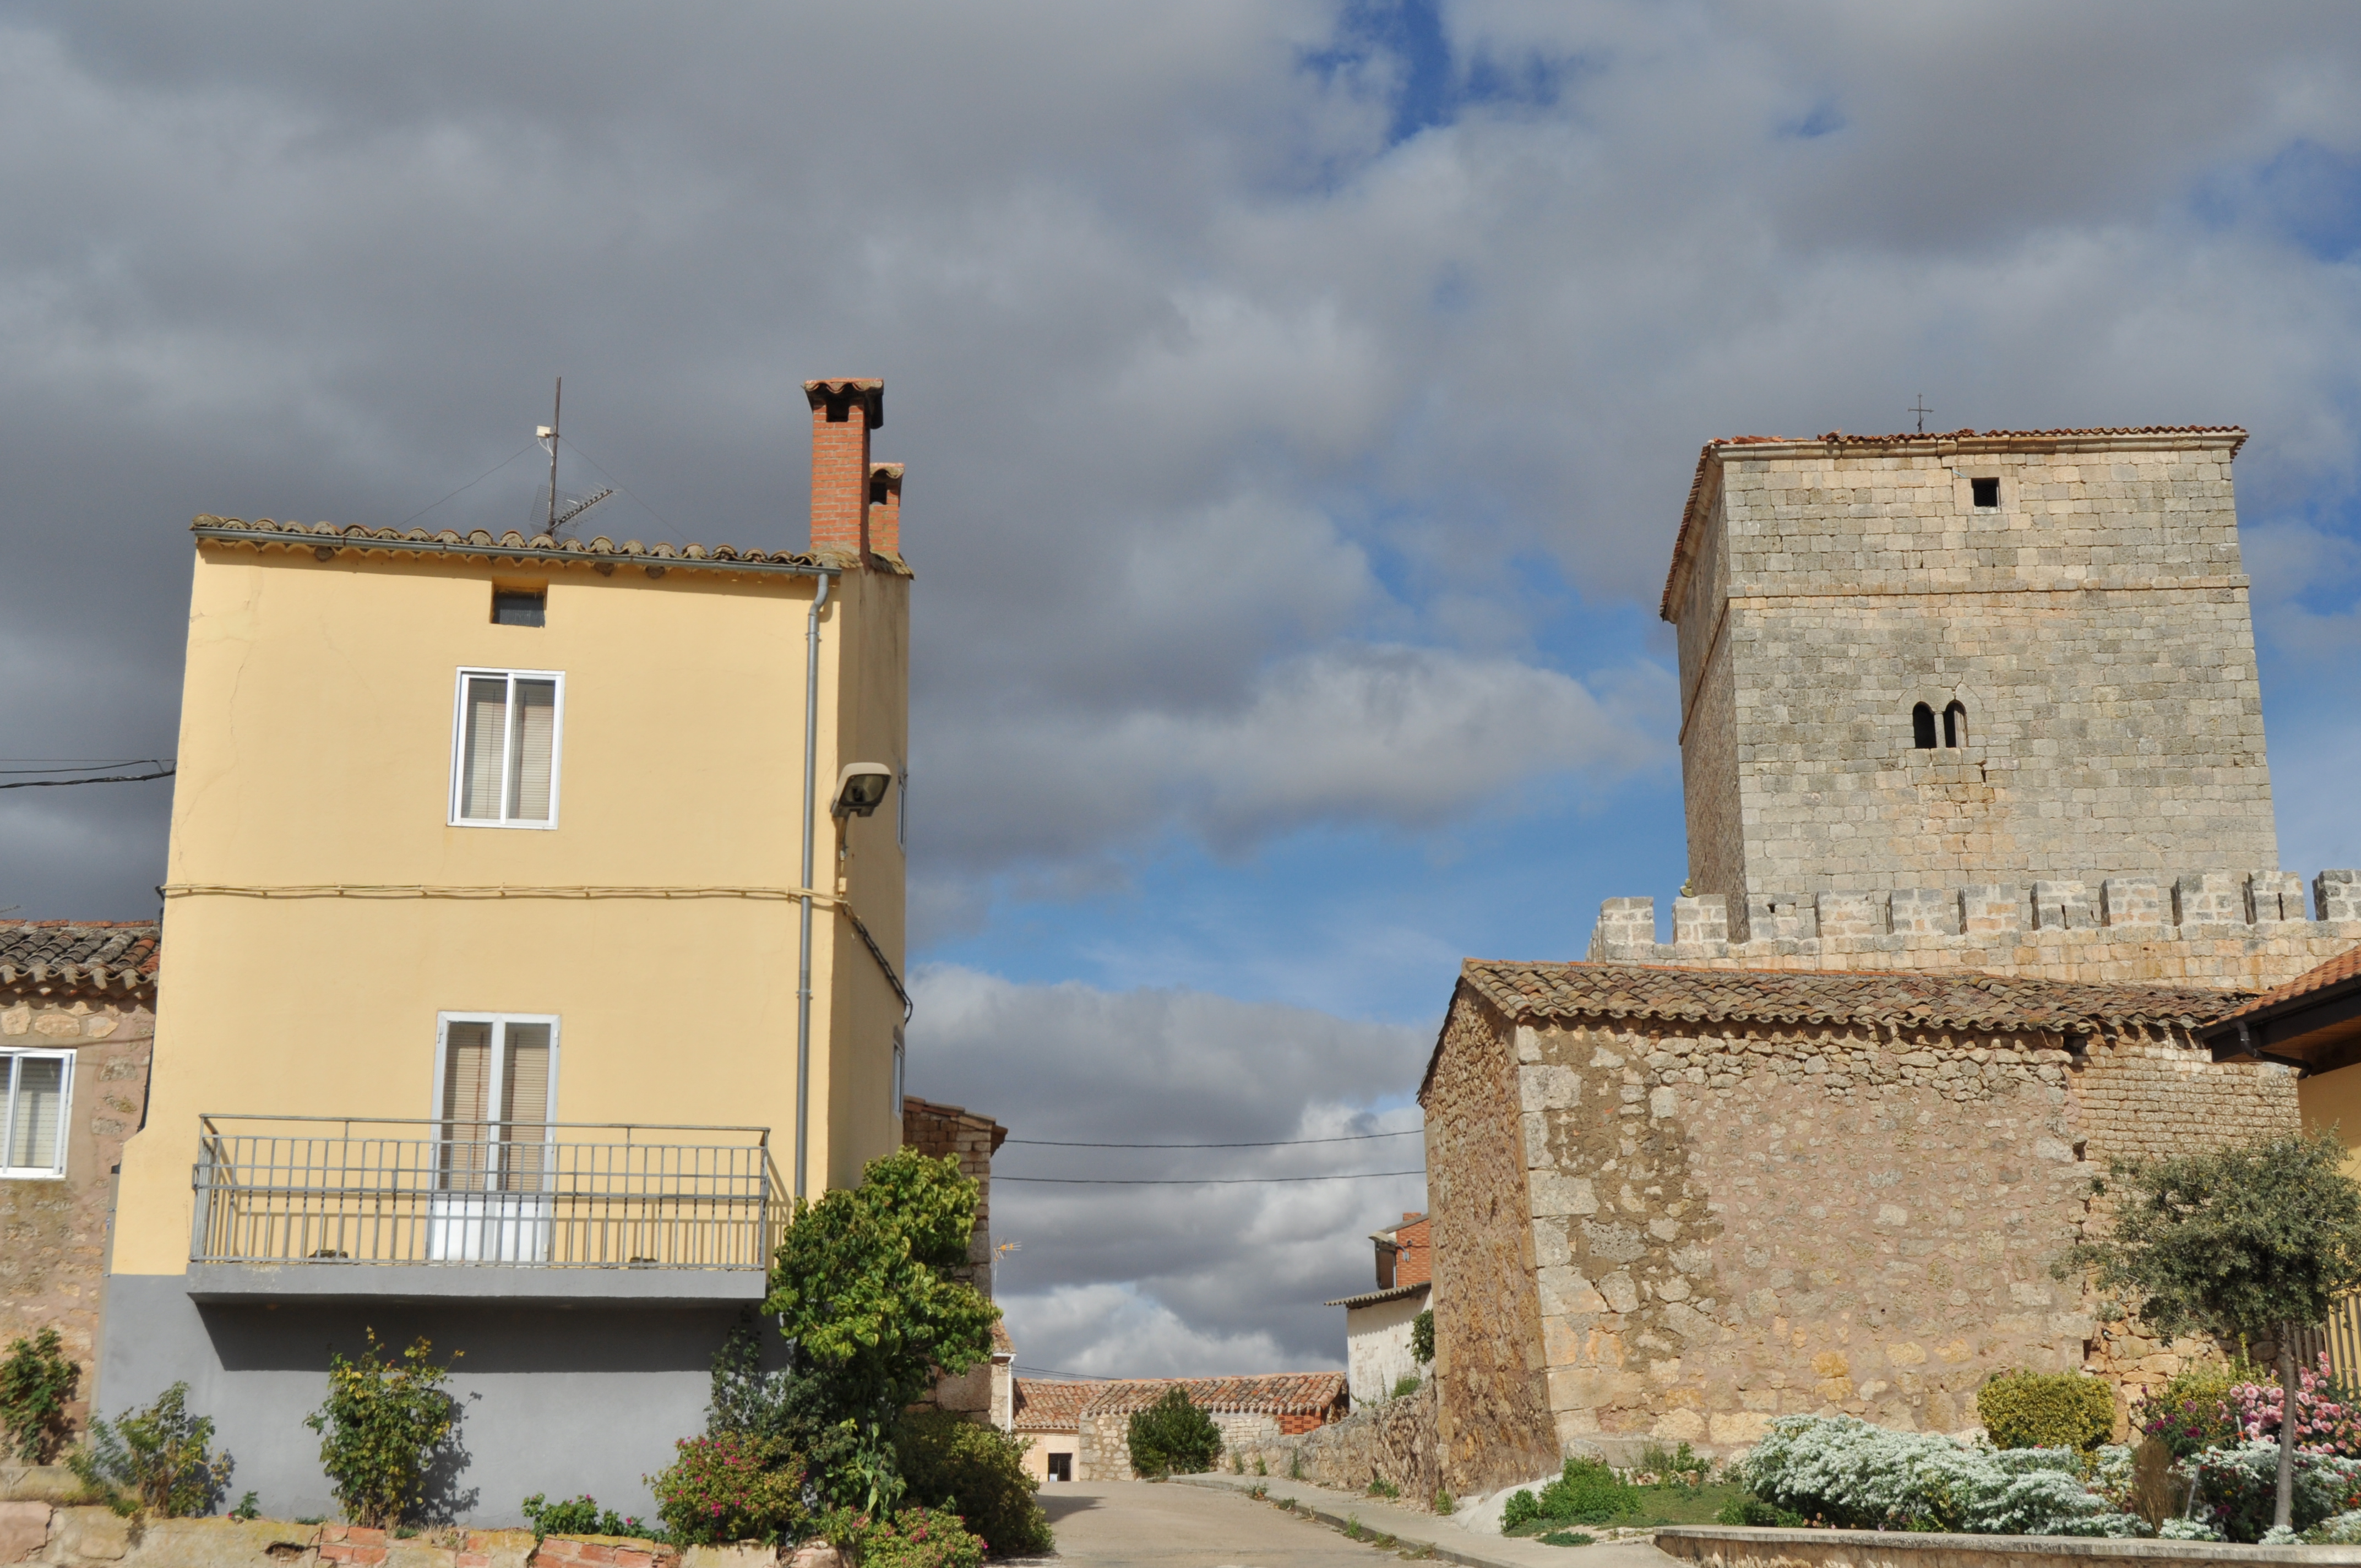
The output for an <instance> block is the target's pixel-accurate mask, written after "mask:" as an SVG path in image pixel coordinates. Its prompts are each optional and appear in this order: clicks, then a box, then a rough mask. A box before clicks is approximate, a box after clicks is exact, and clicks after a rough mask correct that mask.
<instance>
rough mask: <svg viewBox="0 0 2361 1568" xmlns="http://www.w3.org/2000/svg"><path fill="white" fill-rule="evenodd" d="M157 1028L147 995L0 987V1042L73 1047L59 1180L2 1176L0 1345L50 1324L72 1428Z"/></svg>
mask: <svg viewBox="0 0 2361 1568" xmlns="http://www.w3.org/2000/svg"><path fill="white" fill-rule="evenodd" d="M155 1037H156V1013H155V1001H154V997H153V996H152V995H144V996H124V995H119V994H118V995H107V996H96V995H82V994H79V993H76V992H72V991H68V990H58V989H52V988H50V987H49V986H47V985H45V984H43V983H41V982H38V981H30V980H27V981H25V982H24V983H22V984H20V985H18V986H16V987H13V988H8V989H5V990H0V1047H21V1048H30V1049H38V1050H71V1051H72V1052H73V1053H74V1065H73V1076H72V1086H71V1103H70V1104H69V1105H68V1107H67V1114H68V1116H69V1118H70V1120H69V1122H68V1133H67V1139H66V1174H65V1179H63V1180H38V1179H0V1349H5V1346H6V1345H7V1343H9V1342H10V1341H12V1340H15V1339H17V1338H19V1337H22V1336H27V1335H31V1334H35V1333H38V1332H40V1331H41V1330H42V1329H45V1328H55V1329H56V1330H57V1331H58V1334H59V1337H60V1340H62V1341H63V1342H64V1345H65V1350H66V1353H67V1354H69V1355H71V1356H72V1357H73V1359H74V1361H75V1362H76V1363H77V1364H78V1365H80V1366H81V1367H82V1379H81V1382H80V1384H79V1385H78V1386H77V1389H76V1394H77V1398H76V1399H75V1401H74V1404H73V1405H72V1407H71V1412H70V1413H71V1417H72V1420H73V1422H74V1425H75V1428H76V1429H77V1430H79V1429H80V1428H81V1426H82V1422H83V1421H84V1420H86V1419H87V1418H88V1415H89V1410H90V1401H91V1399H92V1398H93V1395H94V1394H95V1392H96V1384H97V1379H98V1340H99V1318H100V1313H101V1311H102V1310H103V1308H104V1303H105V1296H106V1257H107V1234H108V1227H109V1226H110V1225H111V1224H112V1223H113V1222H114V1215H115V1168H116V1167H117V1166H118V1165H120V1164H121V1163H122V1159H123V1144H124V1140H125V1139H126V1138H128V1137H129V1136H130V1135H132V1134H133V1133H135V1132H137V1131H138V1129H139V1124H140V1123H141V1121H142V1120H143V1119H144V1118H145V1117H146V1115H147V1110H148V1061H149V1058H150V1055H151V1053H152V1050H153V1048H154V1045H155Z"/></svg>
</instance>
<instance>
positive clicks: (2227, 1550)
mask: <svg viewBox="0 0 2361 1568" xmlns="http://www.w3.org/2000/svg"><path fill="white" fill-rule="evenodd" d="M1656 1550H1657V1551H1659V1552H1664V1554H1665V1555H1666V1556H1668V1557H1672V1558H1675V1559H1676V1560H1678V1561H1680V1562H1683V1563H1700V1564H1703V1565H1704V1568H2194V1565H2196V1564H2198V1563H2356V1564H2361V1547H2355V1546H2227V1545H2224V1544H2223V1543H2222V1542H2220V1541H2101V1540H2083V1539H2079V1538H2072V1537H2061V1536H2037V1535H1905V1534H1899V1533H1896V1532H1894V1531H1891V1530H1739V1529H1735V1528H1722V1527H1715V1526H1708V1525H1681V1526H1675V1527H1672V1528H1669V1529H1665V1530H1658V1531H1657V1532H1656Z"/></svg>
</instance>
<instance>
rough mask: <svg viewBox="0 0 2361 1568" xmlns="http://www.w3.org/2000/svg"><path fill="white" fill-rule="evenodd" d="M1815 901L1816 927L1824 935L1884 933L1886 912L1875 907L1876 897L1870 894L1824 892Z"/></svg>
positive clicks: (1845, 935)
mask: <svg viewBox="0 0 2361 1568" xmlns="http://www.w3.org/2000/svg"><path fill="white" fill-rule="evenodd" d="M1815 902H1816V904H1817V906H1818V914H1819V929H1820V935H1821V936H1823V937H1883V935H1885V919H1884V916H1885V912H1884V911H1883V909H1880V908H1879V907H1878V900H1877V897H1876V895H1875V894H1867V893H1824V894H1820V895H1819V897H1818V898H1817V900H1816V901H1815Z"/></svg>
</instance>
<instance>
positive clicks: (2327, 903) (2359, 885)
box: [2312, 871, 2361, 920]
mask: <svg viewBox="0 0 2361 1568" xmlns="http://www.w3.org/2000/svg"><path fill="white" fill-rule="evenodd" d="M2312 907H2313V908H2314V909H2316V910H2317V911H2319V913H2318V914H2316V915H2315V916H2312V918H2314V919H2316V920H2361V871H2343V872H2321V873H2320V874H2319V875H2318V876H2316V877H2314V878H2312Z"/></svg>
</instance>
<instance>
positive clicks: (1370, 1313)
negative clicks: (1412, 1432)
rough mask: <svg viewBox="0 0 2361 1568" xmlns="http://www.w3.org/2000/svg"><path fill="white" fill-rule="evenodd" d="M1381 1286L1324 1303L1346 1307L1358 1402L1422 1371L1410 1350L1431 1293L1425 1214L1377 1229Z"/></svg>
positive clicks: (1387, 1393) (1350, 1383) (1348, 1376)
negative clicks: (1416, 1324)
mask: <svg viewBox="0 0 2361 1568" xmlns="http://www.w3.org/2000/svg"><path fill="white" fill-rule="evenodd" d="M1369 1240H1371V1241H1372V1242H1374V1243H1376V1244H1377V1263H1378V1288H1376V1289H1375V1290H1365V1291H1363V1292H1362V1293H1361V1294H1359V1295H1357V1296H1345V1297H1341V1298H1339V1299H1336V1300H1334V1301H1329V1302H1326V1303H1324V1304H1325V1305H1327V1306H1331V1307H1342V1308H1344V1309H1345V1380H1346V1385H1347V1387H1348V1388H1349V1390H1350V1392H1351V1394H1352V1396H1353V1403H1354V1405H1355V1406H1356V1407H1358V1406H1361V1405H1373V1404H1376V1403H1377V1402H1378V1400H1380V1399H1384V1398H1389V1397H1391V1395H1392V1393H1393V1391H1394V1387H1395V1385H1397V1384H1398V1383H1400V1381H1401V1380H1402V1379H1403V1378H1405V1377H1415V1376H1418V1375H1419V1363H1418V1358H1417V1357H1416V1356H1415V1355H1413V1354H1411V1323H1412V1322H1413V1321H1416V1319H1417V1317H1418V1315H1419V1314H1420V1313H1421V1312H1423V1311H1425V1310H1426V1309H1427V1306H1428V1298H1429V1297H1430V1296H1431V1295H1432V1294H1433V1250H1432V1245H1431V1243H1430V1241H1429V1239H1428V1226H1427V1219H1426V1216H1425V1215H1424V1214H1404V1215H1403V1216H1402V1217H1401V1223H1400V1224H1398V1225H1392V1226H1389V1227H1388V1228H1387V1229H1385V1230H1382V1231H1378V1232H1375V1233H1373V1234H1371V1235H1370V1237H1369Z"/></svg>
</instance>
